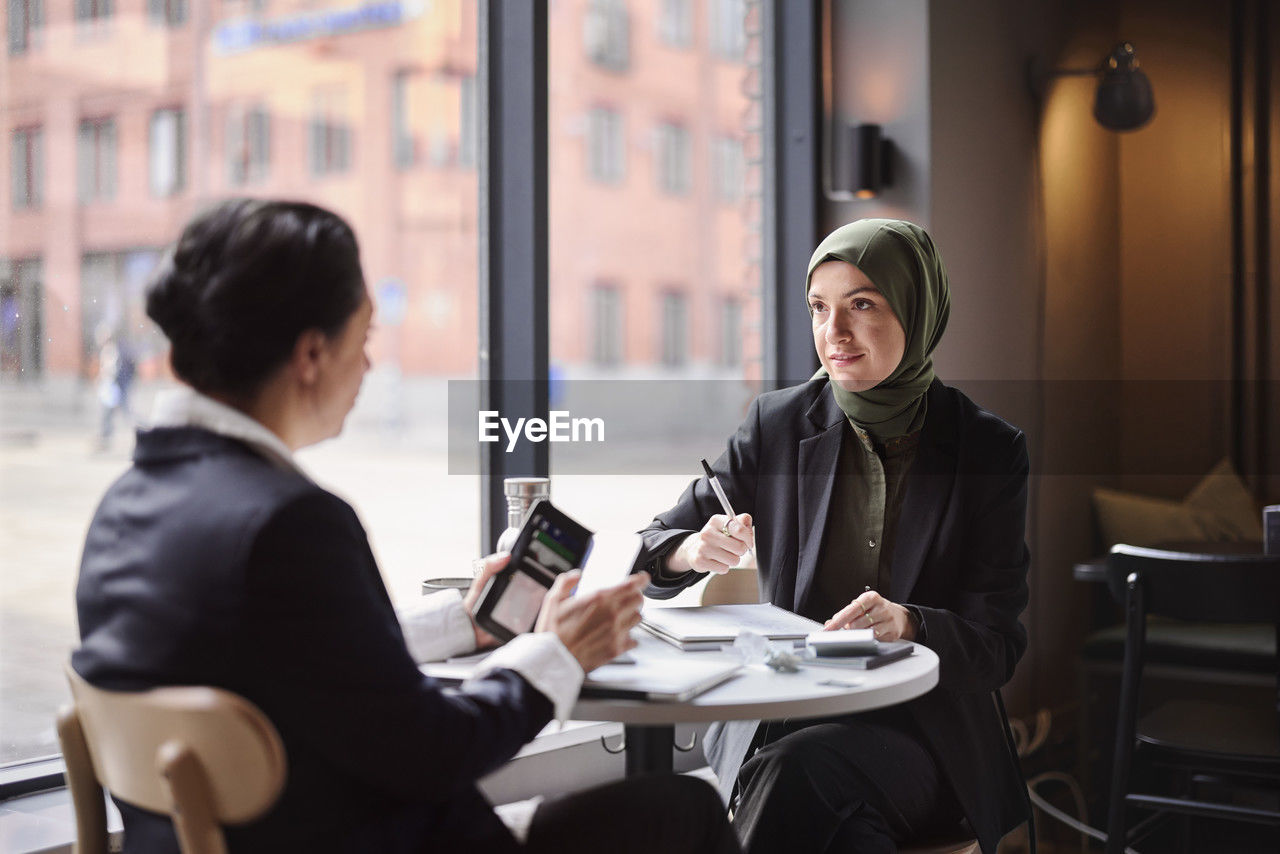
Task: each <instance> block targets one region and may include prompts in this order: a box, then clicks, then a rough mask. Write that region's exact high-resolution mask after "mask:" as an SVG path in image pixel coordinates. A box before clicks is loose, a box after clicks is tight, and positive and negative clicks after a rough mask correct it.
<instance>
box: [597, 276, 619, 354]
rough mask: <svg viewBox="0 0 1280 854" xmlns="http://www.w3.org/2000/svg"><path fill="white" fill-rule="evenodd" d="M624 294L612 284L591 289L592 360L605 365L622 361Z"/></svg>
mask: <svg viewBox="0 0 1280 854" xmlns="http://www.w3.org/2000/svg"><path fill="white" fill-rule="evenodd" d="M622 333H623V329H622V295H621V294H620V293H618V289H617V288H616V287H614V286H612V285H596V286H595V287H594V288H592V289H591V361H592V362H594V363H595V364H597V365H600V366H603V367H609V366H612V365H616V364H618V363H619V362H621V361H622Z"/></svg>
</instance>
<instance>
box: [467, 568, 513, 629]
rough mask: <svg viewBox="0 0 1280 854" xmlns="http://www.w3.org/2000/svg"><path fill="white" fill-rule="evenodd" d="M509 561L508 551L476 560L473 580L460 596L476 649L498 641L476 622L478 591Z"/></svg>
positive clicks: (478, 600)
mask: <svg viewBox="0 0 1280 854" xmlns="http://www.w3.org/2000/svg"><path fill="white" fill-rule="evenodd" d="M510 561H511V554H510V553H509V552H498V553H497V554H492V555H489V556H488V557H486V558H482V559H480V560H478V561H477V563H479V564H481V566H480V568H479V570H478V571H477V572H476V577H475V580H474V581H472V582H471V587H470V588H469V589H468V590H467V595H466V596H463V597H462V607H464V608H466V609H467V615H468V616H469V617H471V627H472V628H473V629H475V631H476V649H485V648H487V647H491V646H497V645H498V643H499V641H498V639H497V638H495V637H494V636H493V635H491V634H489V633H488V632H486V631H485V630H484V629H482V628H480V626H478V625H477V624H476V621H475V614H476V605H477V604H479V602H480V592H481V591H482V590H484V586H485V585H486V584H488V583H489V579H490V578H493V577H494V576H495V575H497V574H498V573H499V572H501V571H502V570H503V568H504V567H505V566H506V565H507V564H508V563H509V562H510Z"/></svg>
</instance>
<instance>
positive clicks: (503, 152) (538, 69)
mask: <svg viewBox="0 0 1280 854" xmlns="http://www.w3.org/2000/svg"><path fill="white" fill-rule="evenodd" d="M743 3H744V6H745V8H746V10H747V14H748V15H752V14H755V15H758V16H759V18H760V24H759V25H760V27H761V32H762V39H763V45H762V48H763V56H762V62H763V65H764V72H765V73H764V75H763V82H764V86H765V93H766V94H765V99H764V107H765V115H764V134H763V143H764V151H763V153H762V161H761V163H760V165H761V170H762V178H763V187H762V190H763V209H764V213H763V223H762V253H763V264H762V270H763V281H762V285H763V293H762V303H763V317H762V323H763V329H764V334H763V337H762V347H763V357H764V362H763V364H764V374H763V377H762V379H763V381H764V385H765V386H766V387H768V388H778V387H781V386H784V385H788V384H791V383H793V382H796V381H799V380H801V379H804V378H807V376H808V375H809V374H810V373H812V370H813V367H812V366H814V365H816V363H817V358H816V356H815V354H814V352H813V346H812V342H811V341H810V340H809V331H808V330H809V324H808V316H807V312H806V311H805V308H804V305H803V302H802V301H801V300H798V299H795V295H794V293H793V291H792V284H793V279H794V275H793V272H794V270H796V269H801V268H803V266H804V265H805V263H806V262H807V259H808V256H809V253H810V252H811V251H812V249H813V245H814V241H815V239H816V236H817V214H818V204H819V198H818V193H817V188H818V187H820V183H819V181H818V169H817V164H818V156H817V152H818V145H817V140H818V136H819V129H820V127H821V124H820V115H819V112H818V103H819V99H818V97H817V93H818V69H817V67H816V65H815V63H814V62H813V59H812V58H813V57H814V56H818V55H819V53H818V50H817V47H818V45H819V41H818V35H819V25H820V24H819V16H818V6H817V0H743ZM784 3H785V4H786V5H785V7H784V6H783V4H784ZM107 8H108V9H109V10H110V5H109V4H108V7H107ZM108 14H109V13H108ZM479 17H480V35H479V39H480V43H479V51H480V73H479V79H478V81H477V89H478V93H479V97H478V99H477V104H478V105H481V106H482V108H478V109H477V110H476V122H477V129H478V144H479V151H478V152H477V162H478V163H479V164H480V165H481V168H482V169H484V170H485V174H484V176H483V177H482V180H481V181H480V187H481V190H480V193H481V198H480V203H481V228H480V258H481V263H480V281H479V286H480V294H479V298H480V307H479V325H480V341H479V347H480V374H479V377H480V380H481V386H482V388H484V389H485V392H484V398H485V399H484V401H483V402H484V403H485V404H486V407H487V408H507V407H510V408H511V409H512V410H513V411H514V410H522V411H531V412H542V413H544V414H545V413H546V411H547V409H548V373H549V362H548V344H549V342H548V334H549V333H548V330H549V317H548V308H549V307H548V288H547V264H548V233H547V226H546V223H547V216H546V214H547V179H548V162H547V154H548V151H547V9H546V4H545V3H505V2H503V0H480V16H479ZM781 91H786V92H787V93H788V97H787V98H786V99H785V100H784V101H781V102H779V99H778V97H777V93H778V92H781ZM115 119H116V117H115V116H102V117H93V116H81V118H80V119H79V121H80V122H85V121H99V122H100V121H104V120H110V121H112V123H113V127H114V126H115ZM78 128H79V125H78V126H77V130H78ZM784 128H807V129H809V130H808V132H807V133H799V134H793V133H789V132H788V133H784V131H783V129H784ZM117 133H118V131H117ZM77 140H78V138H77ZM352 147H353V148H354V144H353V146H352ZM351 159H352V161H354V156H353V157H352V158H351ZM78 165H79V164H77V166H78ZM77 177H78V175H77ZM77 183H79V182H78V181H77ZM113 196H114V194H113ZM91 201H98V200H97V199H93V200H91ZM504 380H505V381H507V382H503V381H504ZM510 380H519V382H509V381H510ZM548 472H549V459H548V455H547V445H546V444H545V443H531V442H526V443H522V444H521V445H520V446H518V448H517V451H516V452H513V453H512V454H504V453H502V450H501V444H500V443H492V444H490V445H489V446H487V448H486V451H485V453H483V454H482V457H481V479H480V489H481V519H482V524H481V546H482V547H484V546H486V545H487V544H490V543H492V542H493V541H494V539H495V537H496V536H497V534H498V532H499V531H500V530H501V529H502V528H503V527H505V525H506V500H505V498H504V496H503V495H502V480H503V478H504V477H507V476H511V475H516V474H524V475H536V474H542V475H546V474H547V473H548ZM485 550H487V548H486V549H485ZM63 768H64V765H63V762H62V760H61V758H59V757H56V756H54V757H47V758H42V759H34V760H29V761H27V762H21V763H16V764H13V765H8V766H3V767H0V802H2V801H4V800H6V799H9V798H13V797H16V796H19V795H25V794H31V793H34V792H38V791H43V790H48V789H53V788H58V787H60V786H62V785H63V782H64V781H63V773H62V771H63Z"/></svg>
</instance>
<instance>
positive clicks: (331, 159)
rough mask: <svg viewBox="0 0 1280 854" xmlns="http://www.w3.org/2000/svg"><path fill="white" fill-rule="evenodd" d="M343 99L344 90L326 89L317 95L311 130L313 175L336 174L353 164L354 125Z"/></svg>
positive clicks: (310, 150)
mask: <svg viewBox="0 0 1280 854" xmlns="http://www.w3.org/2000/svg"><path fill="white" fill-rule="evenodd" d="M343 103H344V98H343V97H342V95H341V94H340V93H335V92H324V93H320V94H318V95H317V96H316V97H315V100H314V103H313V106H312V111H311V126H310V131H309V133H308V134H307V137H308V142H309V145H308V152H309V158H308V159H309V162H310V164H311V174H312V175H316V176H320V175H334V174H337V173H339V172H346V171H347V170H348V169H350V168H351V126H350V125H349V124H348V123H347V119H346V115H345V110H344V109H343Z"/></svg>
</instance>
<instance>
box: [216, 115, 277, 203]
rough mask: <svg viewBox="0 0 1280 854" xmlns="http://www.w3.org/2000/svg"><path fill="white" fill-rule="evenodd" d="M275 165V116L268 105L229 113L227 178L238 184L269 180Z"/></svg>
mask: <svg viewBox="0 0 1280 854" xmlns="http://www.w3.org/2000/svg"><path fill="white" fill-rule="evenodd" d="M270 164H271V116H270V114H269V113H267V109H266V107H263V106H260V105H259V106H252V107H243V106H238V107H232V108H231V110H230V111H229V112H228V113H227V180H228V181H229V182H230V183H231V184H233V185H235V186H243V185H245V184H257V183H260V182H262V181H265V180H266V178H267V172H268V170H269V168H270Z"/></svg>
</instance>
